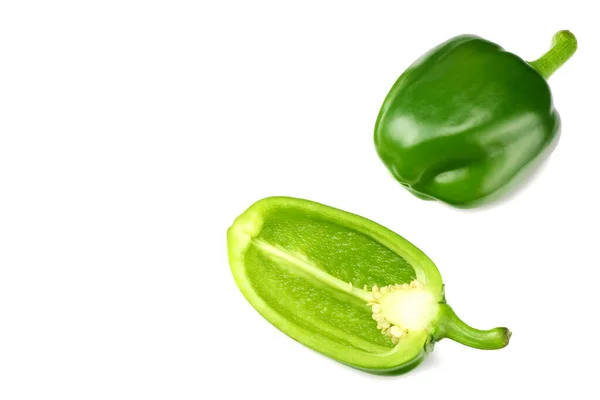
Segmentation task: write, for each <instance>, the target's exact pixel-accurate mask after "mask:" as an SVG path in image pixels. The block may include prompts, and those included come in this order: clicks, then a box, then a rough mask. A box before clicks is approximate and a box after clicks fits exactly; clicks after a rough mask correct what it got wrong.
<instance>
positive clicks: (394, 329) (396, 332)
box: [390, 325, 404, 338]
mask: <svg viewBox="0 0 600 400" xmlns="http://www.w3.org/2000/svg"><path fill="white" fill-rule="evenodd" d="M390 334H391V335H392V336H393V337H397V338H399V337H401V336H403V335H404V331H403V330H402V329H400V328H398V327H397V326H395V325H394V326H392V327H391V328H390Z"/></svg>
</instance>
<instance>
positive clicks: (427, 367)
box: [342, 352, 440, 381]
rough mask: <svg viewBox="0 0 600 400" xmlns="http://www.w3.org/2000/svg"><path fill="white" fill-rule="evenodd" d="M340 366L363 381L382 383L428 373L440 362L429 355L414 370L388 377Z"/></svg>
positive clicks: (432, 354)
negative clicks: (369, 380)
mask: <svg viewBox="0 0 600 400" xmlns="http://www.w3.org/2000/svg"><path fill="white" fill-rule="evenodd" d="M342 366H343V367H344V368H347V369H348V370H349V371H350V373H353V374H356V375H357V376H358V375H360V376H361V378H363V379H371V380H373V381H383V380H389V379H405V378H410V376H412V375H416V374H420V373H426V372H429V371H431V370H433V369H436V368H438V367H439V366H440V361H439V359H438V357H437V356H436V355H435V352H432V353H429V354H428V355H427V356H426V357H425V359H424V360H423V361H421V362H420V363H419V364H418V365H416V366H415V367H414V368H412V369H410V370H408V371H406V372H404V373H401V374H389V375H377V374H372V373H369V372H366V371H361V370H359V369H356V368H352V367H350V366H347V365H343V364H342Z"/></svg>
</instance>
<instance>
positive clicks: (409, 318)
mask: <svg viewBox="0 0 600 400" xmlns="http://www.w3.org/2000/svg"><path fill="white" fill-rule="evenodd" d="M227 241H228V253H229V262H230V265H231V271H232V273H233V277H234V279H235V282H236V283H237V286H238V287H239V289H240V290H241V292H242V293H243V295H244V296H245V298H246V299H247V300H248V302H249V303H250V304H251V305H252V306H253V307H254V308H255V309H256V310H257V311H258V312H259V313H260V314H261V315H262V316H263V317H264V318H265V319H267V320H268V321H269V322H270V323H271V324H273V325H274V326H275V327H277V328H278V329H280V330H281V331H283V332H284V333H286V334H287V335H289V336H290V337H292V338H293V339H295V340H297V341H298V342H300V343H302V344H304V345H306V346H308V347H310V348H312V349H314V350H316V351H318V352H320V353H322V354H324V355H326V356H328V357H330V358H332V359H335V360H337V361H339V362H341V363H344V364H347V365H349V366H352V367H354V368H357V369H361V370H364V371H367V372H371V373H376V374H396V373H402V372H406V371H408V370H410V369H412V368H414V367H415V366H416V365H418V364H419V363H420V362H421V360H422V359H423V357H425V355H426V354H427V353H429V352H431V351H432V350H433V346H434V344H435V343H436V342H437V341H439V340H441V339H443V338H450V339H452V340H455V341H457V342H459V343H462V344H464V345H467V346H471V347H474V348H479V349H499V348H502V347H504V346H506V345H507V344H508V341H509V338H510V331H509V330H508V329H506V328H495V329H491V330H485V331H483V330H478V329H474V328H471V327H470V326H468V325H466V324H465V323H464V322H462V321H461V320H460V319H459V318H458V317H457V316H456V314H455V313H454V311H453V310H452V308H450V306H449V305H448V304H447V303H446V300H445V297H444V286H443V284H442V278H441V276H440V274H439V272H438V270H437V268H436V266H435V265H434V264H433V262H432V261H431V260H430V259H429V258H428V257H427V256H426V255H425V254H424V253H423V252H421V251H420V250H419V249H418V248H417V247H415V246H414V245H412V244H411V243H410V242H408V241H407V240H406V239H404V238H403V237H401V236H399V235H397V234H396V233H394V232H392V231H390V230H388V229H386V228H385V227H383V226H381V225H379V224H377V223H375V222H373V221H371V220H368V219H366V218H363V217H360V216H358V215H354V214H351V213H348V212H345V211H341V210H338V209H336V208H332V207H329V206H325V205H322V204H319V203H315V202H312V201H308V200H302V199H296V198H289V197H271V198H266V199H263V200H260V201H258V202H256V203H255V204H253V205H252V206H251V207H250V208H249V209H248V210H246V211H245V212H244V213H243V214H241V215H240V216H239V217H238V218H237V219H236V220H235V222H234V223H233V225H232V226H231V227H230V228H229V230H228V232H227Z"/></svg>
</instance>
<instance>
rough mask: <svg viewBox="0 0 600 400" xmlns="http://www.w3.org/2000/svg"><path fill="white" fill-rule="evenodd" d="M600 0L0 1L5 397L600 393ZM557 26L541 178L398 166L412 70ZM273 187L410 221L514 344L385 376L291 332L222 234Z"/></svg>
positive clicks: (407, 226) (391, 220)
mask: <svg viewBox="0 0 600 400" xmlns="http://www.w3.org/2000/svg"><path fill="white" fill-rule="evenodd" d="M592 3H593V2H592V1H581V2H576V1H569V2H565V3H564V4H559V3H556V4H552V2H549V1H543V2H533V1H519V2H508V1H503V2H486V1H472V2H460V1H456V0H455V1H447V2H446V1H444V2H442V1H440V2H426V1H410V2H404V1H394V2H377V1H369V2H362V3H353V2H338V3H334V2H324V1H315V2H310V1H302V2H271V3H267V2H261V1H239V2H232V1H214V2H198V1H188V2H183V1H162V2H159V1H137V2H136V1H101V2H100V1H98V2H90V1H87V2H77V1H71V2H67V1H53V2H49V1H39V2H31V1H4V2H2V3H1V5H0V399H3V400H4V399H6V400H12V399H50V398H53V399H54V398H56V399H213V398H214V399H221V398H228V397H230V396H234V397H233V398H261V399H280V398H286V399H287V398H291V399H296V398H298V399H307V398H314V399H318V398H342V399H365V398H372V396H378V397H381V396H385V397H388V398H392V399H394V398H419V399H421V398H434V397H437V396H439V397H442V396H444V397H450V398H453V397H458V396H461V397H462V398H465V399H480V398H486V399H500V398H502V399H506V398H524V397H526V396H527V397H530V398H544V397H546V396H549V395H553V396H565V397H566V398H577V399H597V398H599V391H600V389H599V388H598V383H597V373H598V367H597V360H598V357H600V351H599V350H598V345H597V337H596V336H597V332H598V330H599V328H600V326H599V322H598V305H599V300H598V298H599V296H598V294H597V291H598V278H599V276H598V274H599V273H598V267H599V264H598V256H597V249H598V244H597V240H598V233H597V226H598V224H599V223H600V215H599V211H598V188H597V186H596V185H597V183H598V171H600V166H599V165H600V164H599V163H600V157H599V156H598V154H599V149H600V136H599V135H598V130H599V128H598V116H599V110H598V92H599V90H600V87H599V84H598V79H597V76H598V74H597V73H598V66H599V65H600V64H599V62H598V61H599V59H598V43H599V40H600V35H599V30H600V28H598V23H597V13H596V12H595V11H593V9H592V7H593V6H592V5H591V4H592ZM560 29H570V30H572V31H573V32H574V33H575V35H576V36H577V37H578V39H579V44H580V48H579V50H578V52H577V54H576V55H575V56H574V57H573V58H572V59H571V60H570V61H569V62H568V63H567V64H566V65H564V66H563V68H561V69H560V70H559V71H558V72H557V73H556V74H555V75H554V76H552V78H551V80H550V84H551V87H552V91H553V95H554V100H555V104H556V107H557V109H558V110H559V112H560V113H561V116H562V119H563V132H562V137H561V141H560V143H559V145H558V147H557V149H556V151H555V152H554V154H553V155H552V157H551V158H550V160H549V162H548V163H547V164H546V165H545V167H544V168H543V170H542V171H541V173H539V174H538V175H537V177H536V179H534V180H533V181H532V182H531V183H530V184H529V185H528V186H527V187H526V189H525V190H522V191H520V192H519V193H518V194H517V195H516V196H513V197H511V198H510V199H508V200H506V201H503V202H502V203H499V204H497V205H495V206H494V207H488V208H485V209H480V210H477V211H471V212H466V211H459V210H456V209H452V208H450V207H447V206H443V205H441V204H439V203H431V202H424V201H420V200H418V199H416V198H414V197H412V196H411V195H410V194H408V193H407V192H406V191H405V190H403V189H402V188H401V187H400V185H398V184H396V183H395V182H394V180H393V179H392V178H391V177H390V176H389V174H388V173H387V170H386V169H385V167H384V166H383V164H381V163H380V161H379V159H378V158H377V156H376V153H375V150H374V146H373V141H372V132H373V126H374V122H375V118H376V115H377V112H378V110H379V107H380V105H381V102H382V101H383V98H384V96H385V95H386V94H387V92H388V90H389V88H390V87H391V85H392V84H393V83H394V81H395V80H396V78H397V77H398V76H399V74H400V73H401V72H402V71H403V70H404V68H406V67H407V66H408V65H409V64H410V63H411V62H412V61H413V60H415V59H416V58H417V57H419V56H420V55H421V54H422V53H423V52H425V51H426V50H428V49H429V48H431V47H433V46H435V45H436V44H438V43H440V42H442V41H444V40H446V39H448V38H450V37H452V36H454V35H457V34H462V33H473V34H478V35H480V36H483V37H485V38H487V39H489V40H492V41H494V42H496V43H498V44H500V45H502V46H503V47H505V48H506V49H508V50H510V51H513V52H515V53H518V54H519V55H521V56H522V57H523V58H525V59H528V60H531V59H535V58H537V57H538V56H539V55H540V54H542V53H543V52H545V51H546V50H547V49H548V48H549V44H550V40H551V37H552V35H553V34H554V32H555V31H557V30H560ZM270 195H287V196H297V197H304V198H308V199H311V200H315V201H319V202H322V203H325V204H328V205H332V206H335V207H338V208H342V209H345V210H348V211H352V212H354V213H357V214H361V215H363V216H366V217H368V218H371V219H373V220H375V221H377V222H380V223H382V224H384V225H386V226H388V227H389V228H391V229H393V230H395V231H396V232H398V233H400V234H401V235H403V236H405V237H406V238H407V239H409V240H410V241H412V242H413V243H415V244H416V245H417V246H418V247H420V248H421V249H422V250H423V251H425V252H426V253H427V254H428V255H429V256H430V257H431V258H432V259H433V260H434V261H435V262H436V264H437V265H438V267H439V268H440V270H441V272H442V275H443V277H444V281H445V283H446V289H447V298H448V301H449V303H450V304H452V306H453V307H454V308H455V310H456V311H457V312H458V313H459V315H460V316H461V317H463V318H464V320H465V321H466V322H468V323H470V324H472V325H474V326H477V327H481V328H490V327H493V326H498V325H500V326H508V327H509V328H510V329H511V330H512V331H513V332H514V336H513V339H512V342H511V344H510V345H509V346H508V347H507V348H506V349H503V350H499V351H489V352H485V351H478V350H473V349H470V348H467V347H463V346H461V345H458V344H456V343H453V342H450V341H443V342H441V343H439V344H438V345H437V347H436V350H435V352H434V353H433V355H431V356H430V357H429V358H428V359H427V360H426V361H425V362H424V363H423V364H422V365H421V366H420V368H419V369H417V370H415V371H413V372H411V373H409V374H407V375H403V376H400V377H387V378H383V377H376V376H371V375H368V374H365V373H361V372H357V371H355V370H353V369H350V368H348V367H344V366H342V365H340V364H338V363H336V362H334V361H331V360H329V359H327V358H325V357H322V356H320V355H319V354H317V353H315V352H313V351H311V350H308V349H307V348H305V347H303V346H302V345H300V344H298V343H296V342H294V341H293V340H291V339H289V338H288V337H286V336H285V335H283V334H281V333H279V331H277V330H276V329H275V328H273V327H272V326H271V325H269V324H268V323H267V322H266V321H265V320H263V319H262V318H261V317H260V316H259V315H258V314H257V313H256V312H255V311H254V310H253V309H252V307H251V306H250V305H249V304H248V303H247V302H246V301H245V300H244V298H243V297H242V295H241V294H240V292H239V291H238V290H237V288H236V286H235V284H234V282H233V279H232V277H231V274H230V271H229V265H228V262H227V252H226V239H225V232H226V229H227V228H228V227H229V225H230V224H231V222H232V221H233V219H234V218H235V217H236V216H237V215H238V214H240V213H241V212H243V211H244V210H245V209H246V208H247V207H248V206H250V204H251V203H252V202H254V201H256V200H258V199H260V198H262V197H266V196H270Z"/></svg>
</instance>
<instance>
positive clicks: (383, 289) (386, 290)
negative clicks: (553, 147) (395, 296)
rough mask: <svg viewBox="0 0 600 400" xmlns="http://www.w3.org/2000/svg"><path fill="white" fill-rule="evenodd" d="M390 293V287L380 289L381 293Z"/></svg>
mask: <svg viewBox="0 0 600 400" xmlns="http://www.w3.org/2000/svg"><path fill="white" fill-rule="evenodd" d="M389 291H390V288H389V287H387V286H384V287H382V288H381V289H380V292H381V293H387V292H389Z"/></svg>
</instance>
